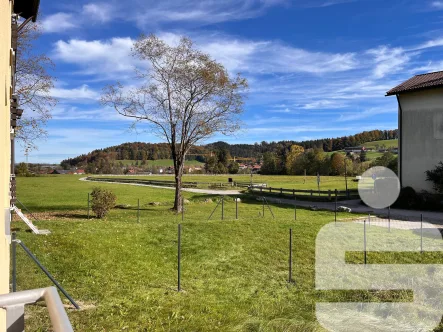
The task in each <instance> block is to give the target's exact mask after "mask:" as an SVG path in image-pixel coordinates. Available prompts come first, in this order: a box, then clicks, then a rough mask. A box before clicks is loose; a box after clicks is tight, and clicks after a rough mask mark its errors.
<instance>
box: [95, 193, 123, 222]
mask: <svg viewBox="0 0 443 332" xmlns="http://www.w3.org/2000/svg"><path fill="white" fill-rule="evenodd" d="M91 196H92V211H94V213H95V214H96V216H97V218H100V219H101V218H103V217H105V216H106V214H107V213H108V212H109V210H110V209H112V208H113V207H114V205H115V202H116V201H117V196H116V195H115V194H114V193H113V192H112V191H111V190H108V189H103V188H98V187H97V188H94V189H93V190H92V194H91Z"/></svg>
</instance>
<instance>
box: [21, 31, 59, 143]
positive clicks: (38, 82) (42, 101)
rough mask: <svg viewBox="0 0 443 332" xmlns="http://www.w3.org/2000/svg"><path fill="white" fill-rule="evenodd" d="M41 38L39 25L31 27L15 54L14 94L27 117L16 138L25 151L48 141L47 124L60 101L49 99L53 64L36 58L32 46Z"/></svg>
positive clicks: (47, 59)
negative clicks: (37, 142) (42, 140)
mask: <svg viewBox="0 0 443 332" xmlns="http://www.w3.org/2000/svg"><path fill="white" fill-rule="evenodd" d="M39 36H40V26H39V25H38V24H28V25H26V26H25V27H24V28H23V29H21V30H20V32H19V33H18V38H17V51H16V78H15V93H16V94H17V96H18V98H19V103H20V107H21V108H23V109H24V111H25V112H24V116H23V117H22V118H21V119H20V120H19V121H18V130H17V134H16V137H17V138H18V139H19V140H20V141H21V143H22V145H23V146H24V148H25V151H27V152H29V150H32V149H36V148H37V146H36V144H35V142H36V140H37V139H40V138H46V136H47V132H46V130H45V128H44V127H45V125H46V122H47V121H48V120H49V119H50V118H51V111H52V109H53V108H54V107H55V105H56V104H57V100H56V99H55V98H54V97H52V96H51V95H50V91H51V89H52V88H53V87H54V78H53V77H52V76H51V75H50V74H49V73H48V69H52V68H53V67H54V64H53V62H52V61H51V59H50V58H49V57H47V56H46V55H44V54H35V52H34V49H33V42H34V41H35V40H36V39H37V38H38V37H39Z"/></svg>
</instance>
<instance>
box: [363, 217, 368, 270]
mask: <svg viewBox="0 0 443 332" xmlns="http://www.w3.org/2000/svg"><path fill="white" fill-rule="evenodd" d="M363 252H364V257H365V258H364V260H365V265H366V263H367V261H368V260H367V253H366V219H365V221H364V223H363Z"/></svg>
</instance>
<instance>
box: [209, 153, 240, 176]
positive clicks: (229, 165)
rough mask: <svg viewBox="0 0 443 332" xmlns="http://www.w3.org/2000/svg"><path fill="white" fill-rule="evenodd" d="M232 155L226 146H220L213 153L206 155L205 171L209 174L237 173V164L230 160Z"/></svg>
mask: <svg viewBox="0 0 443 332" xmlns="http://www.w3.org/2000/svg"><path fill="white" fill-rule="evenodd" d="M231 159H232V157H231V155H230V153H229V151H228V149H226V148H220V149H217V150H216V151H215V153H214V154H213V155H210V156H208V157H206V160H205V161H206V162H205V171H206V173H210V174H227V173H229V174H237V173H238V171H239V165H238V163H236V162H235V161H233V160H231Z"/></svg>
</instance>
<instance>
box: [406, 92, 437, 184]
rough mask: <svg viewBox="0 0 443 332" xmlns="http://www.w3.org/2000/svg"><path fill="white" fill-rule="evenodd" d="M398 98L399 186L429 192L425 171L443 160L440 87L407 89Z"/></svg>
mask: <svg viewBox="0 0 443 332" xmlns="http://www.w3.org/2000/svg"><path fill="white" fill-rule="evenodd" d="M399 101H400V106H401V109H402V114H401V117H400V118H401V127H400V130H401V137H400V139H401V151H400V153H399V158H401V163H400V164H401V165H400V167H401V169H400V170H399V171H400V176H401V181H402V186H403V187H408V186H410V187H412V188H414V189H415V190H416V191H421V190H427V191H430V192H432V191H433V189H432V183H431V182H428V181H426V174H425V171H427V170H431V169H433V168H435V166H436V165H437V164H438V163H439V162H440V161H442V162H443V88H437V89H429V90H423V91H418V92H413V93H406V94H404V95H400V97H399Z"/></svg>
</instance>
